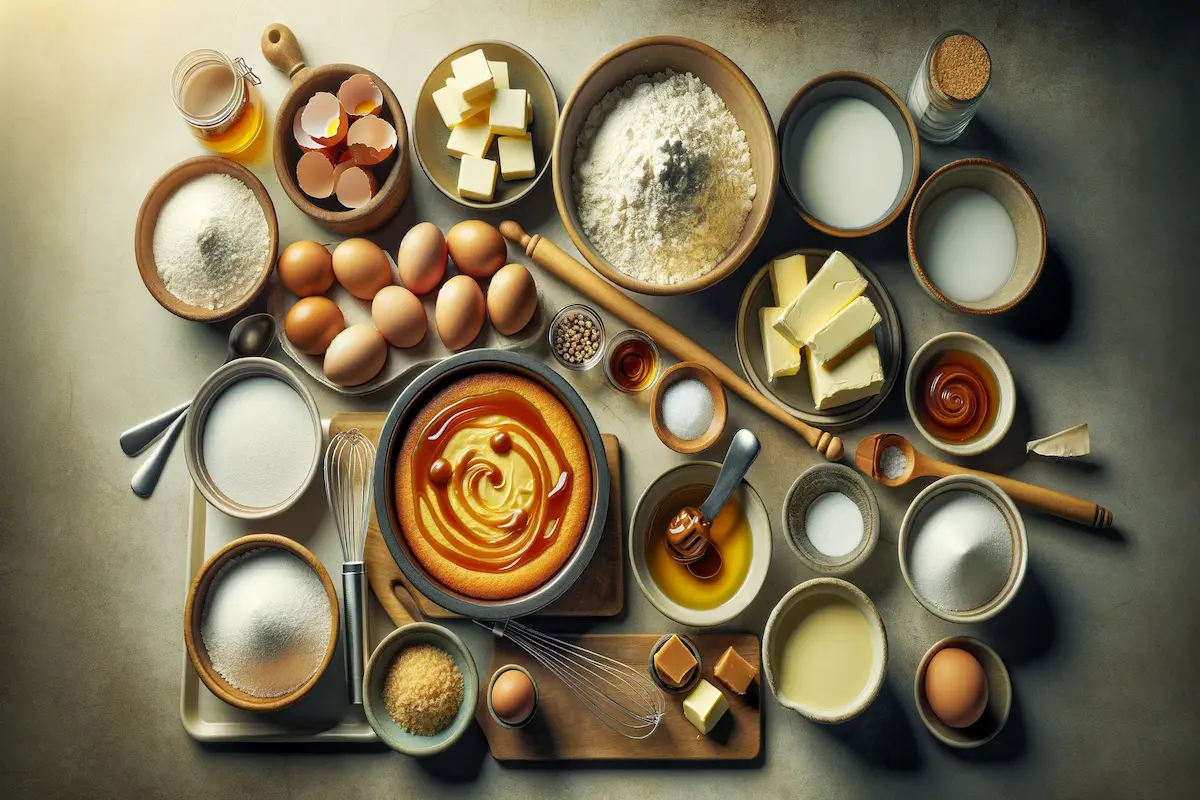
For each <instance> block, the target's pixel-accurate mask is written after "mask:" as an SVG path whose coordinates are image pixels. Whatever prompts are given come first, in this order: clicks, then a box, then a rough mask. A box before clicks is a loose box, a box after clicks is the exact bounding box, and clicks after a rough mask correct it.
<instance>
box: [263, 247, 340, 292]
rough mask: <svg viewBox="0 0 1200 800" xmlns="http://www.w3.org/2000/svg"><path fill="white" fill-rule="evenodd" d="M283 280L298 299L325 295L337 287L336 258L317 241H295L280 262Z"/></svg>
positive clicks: (277, 264) (280, 275)
mask: <svg viewBox="0 0 1200 800" xmlns="http://www.w3.org/2000/svg"><path fill="white" fill-rule="evenodd" d="M276 266H277V268H278V269H279V280H281V281H282V282H283V285H284V286H286V287H287V290H288V291H289V292H291V293H292V294H294V295H296V296H297V297H312V296H313V295H314V294H324V293H325V292H327V291H329V287H330V286H333V256H332V255H330V253H329V250H327V249H326V248H325V245H323V244H319V243H317V242H292V243H291V244H289V245H288V246H287V247H285V248H284V249H283V252H282V253H280V254H279V261H278V262H276Z"/></svg>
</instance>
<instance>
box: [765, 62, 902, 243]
mask: <svg viewBox="0 0 1200 800" xmlns="http://www.w3.org/2000/svg"><path fill="white" fill-rule="evenodd" d="M918 142H919V140H918V137H917V131H916V127H915V126H914V125H913V121H912V117H911V116H910V115H909V112H908V108H907V107H906V106H905V105H904V103H903V102H902V101H901V100H900V98H899V97H897V96H896V93H895V92H893V91H892V90H891V89H889V88H888V87H887V86H886V85H885V84H884V83H883V82H882V81H879V80H877V79H876V78H873V77H871V76H870V75H864V74H862V73H859V72H831V73H828V74H826V75H822V76H820V77H818V78H814V79H813V80H811V81H809V82H808V83H807V84H805V85H804V86H803V87H801V88H800V91H798V92H796V95H795V96H794V97H793V98H792V100H791V102H790V103H788V107H787V109H786V110H785V111H784V112H783V117H782V118H781V119H780V121H779V159H780V173H781V174H782V176H783V186H784V189H786V190H787V194H788V197H789V198H790V199H791V201H792V205H794V206H795V207H796V211H797V212H799V214H800V216H801V217H803V218H804V220H805V221H806V222H808V224H810V225H812V226H813V227H814V228H816V229H818V230H820V231H823V232H824V233H828V234H831V235H833V236H842V237H853V236H866V235H867V234H869V233H874V232H875V231H878V230H880V229H882V228H884V227H886V226H887V225H889V224H890V223H892V222H893V221H894V220H895V219H896V217H898V216H900V212H902V211H903V210H904V207H905V206H906V205H908V201H909V200H910V199H912V196H913V192H914V191H915V190H916V186H917V172H918V170H919V169H920V166H921V159H920V155H919V150H920V147H919V144H918Z"/></svg>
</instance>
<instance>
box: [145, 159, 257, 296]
mask: <svg viewBox="0 0 1200 800" xmlns="http://www.w3.org/2000/svg"><path fill="white" fill-rule="evenodd" d="M270 245H271V240H270V234H269V232H268V229H267V218H266V216H265V215H264V214H263V211H262V206H261V205H259V203H258V198H256V197H255V196H254V192H252V191H251V190H250V187H248V186H246V184H244V183H242V182H241V181H240V180H238V179H237V178H235V177H233V176H232V175H224V174H220V173H214V174H210V175H201V176H200V177H198V178H194V179H192V180H190V181H188V182H187V183H185V184H184V185H183V186H180V187H179V188H178V189H176V190H175V194H173V195H171V196H170V197H169V198H168V199H167V202H165V203H163V206H162V208H161V209H160V210H159V212H158V219H157V220H156V221H155V223H154V262H155V264H157V265H158V275H159V277H161V278H162V280H163V283H164V284H166V287H167V291H169V292H170V293H171V294H173V295H175V296H176V297H178V298H179V299H180V300H182V301H183V302H185V303H189V304H191V305H194V306H202V307H203V308H211V309H216V308H224V307H225V306H228V305H232V304H233V303H235V302H237V301H238V300H240V299H241V298H242V297H244V296H245V295H246V292H248V291H250V288H251V286H253V284H254V280H255V278H257V277H258V275H259V273H260V272H261V271H262V268H263V262H264V261H266V258H267V249H268V248H269V247H270Z"/></svg>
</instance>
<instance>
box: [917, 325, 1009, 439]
mask: <svg viewBox="0 0 1200 800" xmlns="http://www.w3.org/2000/svg"><path fill="white" fill-rule="evenodd" d="M947 350H958V351H961V352H965V353H969V354H970V355H973V356H975V357H976V358H978V359H979V360H980V361H982V362H983V363H984V364H986V365H987V366H988V368H989V369H990V370H991V371H992V374H993V375H995V377H996V387H997V389H998V391H999V393H1000V405H999V407H998V408H997V409H996V417H995V419H994V420H992V427H991V428H989V429H988V430H987V431H985V432H984V433H983V435H981V436H977V437H976V438H974V439H972V440H971V441H969V442H947V441H944V440H942V439H939V438H938V437H937V436H935V435H934V434H933V433H932V432H931V431H930V430H929V429H928V428H926V427H925V425H924V423H922V422H921V415H920V414H919V413H918V411H917V409H918V408H919V407H920V406H921V404H922V402H923V395H924V391H925V387H924V386H922V385H921V380H922V378H923V377H924V375H925V371H926V370H927V369H928V368H929V366H930V365H931V364H932V363H933V362H934V360H936V359H937V357H938V356H939V355H941V354H942V353H945V352H946V351H947ZM904 402H905V404H906V405H907V406H908V416H909V418H911V419H912V422H913V425H914V426H916V428H917V430H918V431H919V432H920V434H921V435H922V436H924V437H925V439H926V440H927V441H928V442H929V443H930V444H932V445H933V446H934V447H936V448H938V449H939V450H943V451H945V452H947V453H950V454H952V455H956V456H976V455H979V454H980V453H986V452H987V451H988V450H991V449H992V448H993V447H995V446H996V445H997V444H999V443H1000V441H1001V440H1002V439H1003V438H1004V437H1005V435H1006V434H1007V433H1008V431H1009V428H1011V427H1012V422H1013V417H1014V416H1015V415H1016V413H1017V384H1016V382H1015V381H1014V380H1013V376H1012V371H1010V370H1009V368H1008V364H1007V363H1006V362H1005V361H1004V356H1002V355H1000V351H999V350H997V349H996V348H994V347H992V346H991V345H990V344H988V343H987V342H985V341H984V340H983V339H980V338H979V337H978V336H975V335H974V334H970V333H963V332H962V331H951V332H949V333H941V334H938V335H937V336H934V337H933V338H932V339H930V340H929V341H928V342H926V343H925V344H923V345H921V347H920V349H918V350H917V352H916V353H914V354H913V357H912V361H910V362H909V365H908V375H906V376H905V379H904Z"/></svg>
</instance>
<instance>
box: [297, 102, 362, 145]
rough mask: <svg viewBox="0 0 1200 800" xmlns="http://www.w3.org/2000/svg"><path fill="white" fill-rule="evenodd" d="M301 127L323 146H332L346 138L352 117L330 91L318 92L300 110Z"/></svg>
mask: <svg viewBox="0 0 1200 800" xmlns="http://www.w3.org/2000/svg"><path fill="white" fill-rule="evenodd" d="M300 127H301V128H302V129H303V130H304V132H305V133H307V134H308V135H309V136H310V137H312V139H313V141H315V142H316V143H317V144H319V145H321V146H323V147H332V146H333V145H335V144H337V143H338V142H340V141H342V139H345V138H346V131H347V130H349V128H350V119H349V118H348V117H347V116H346V109H344V108H342V104H341V103H339V102H338V99H337V98H336V97H334V96H333V95H332V94H330V93H329V92H317V93H316V94H314V95H313V96H312V99H311V100H309V101H308V103H306V104H305V106H304V110H303V111H302V112H300Z"/></svg>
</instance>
